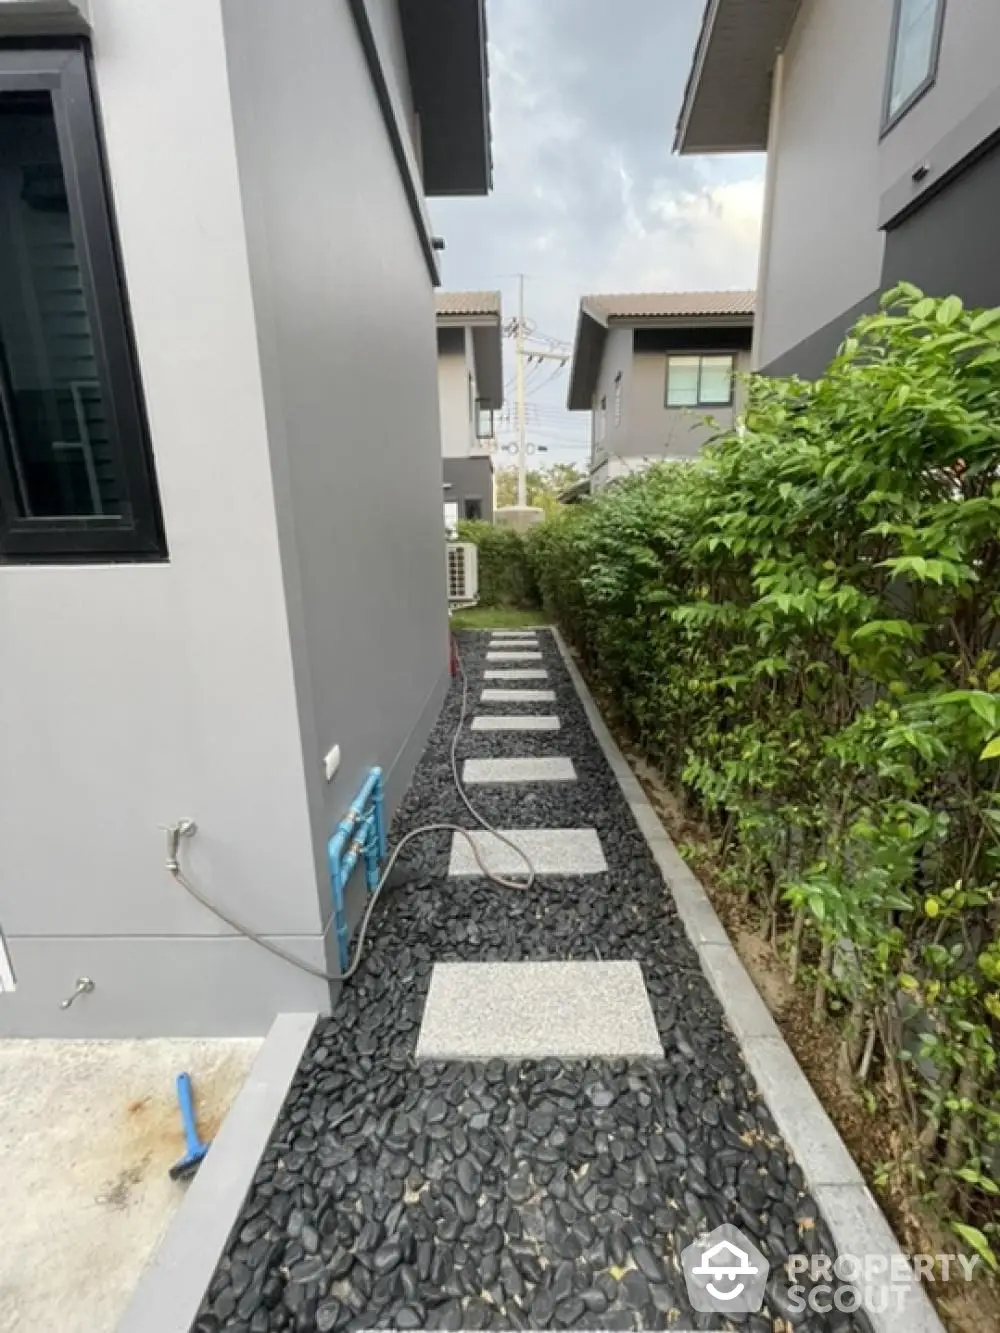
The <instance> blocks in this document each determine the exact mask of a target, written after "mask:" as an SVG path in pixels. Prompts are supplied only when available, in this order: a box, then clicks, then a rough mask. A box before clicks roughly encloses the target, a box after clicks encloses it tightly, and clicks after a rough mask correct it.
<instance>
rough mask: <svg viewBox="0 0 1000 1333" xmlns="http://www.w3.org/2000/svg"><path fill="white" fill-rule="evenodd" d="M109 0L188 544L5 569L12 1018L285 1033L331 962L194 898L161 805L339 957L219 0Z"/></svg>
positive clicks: (167, 466)
mask: <svg viewBox="0 0 1000 1333" xmlns="http://www.w3.org/2000/svg"><path fill="white" fill-rule="evenodd" d="M93 16H94V25H95V32H94V54H95V70H96V81H97V88H98V94H99V98H100V102H101V109H102V116H103V123H104V131H105V143H106V149H107V159H108V164H109V171H110V177H111V184H112V190H113V197H114V203H115V210H116V214H117V220H118V225H119V231H120V236H121V248H122V256H123V262H124V269H125V277H126V282H127V286H128V293H129V301H130V306H131V313H132V321H133V325H134V330H135V338H136V344H137V348H138V353H139V362H140V367H141V372H142V379H143V384H144V389H145V397H146V404H147V411H148V417H149V423H150V432H151V436H152V442H153V450H154V455H155V464H156V470H157V476H158V481H159V488H160V495H161V499H162V504H163V512H164V523H165V527H166V532H167V539H168V542H169V546H170V560H169V563H164V564H154V565H149V564H145V565H143V564H113V565H107V566H95V565H86V566H74V565H50V566H25V565H21V566H18V565H5V566H3V567H0V644H2V648H0V655H2V668H0V735H2V737H3V755H4V763H3V764H2V766H0V846H2V848H3V855H2V859H0V924H2V926H3V929H4V932H5V934H6V936H7V940H8V944H9V947H10V954H11V959H12V962H13V966H14V970H15V973H16V976H17V982H18V988H17V990H16V991H15V992H14V993H13V994H10V995H3V996H0V1034H2V1035H35V1034H43V1035H45V1034H47V1035H56V1036H63V1037H72V1036H82V1035H128V1034H132V1035H145V1034H150V1033H161V1034H177V1035H181V1034H187V1033H198V1032H212V1033H219V1034H223V1033H247V1034H249V1033H262V1032H264V1031H265V1030H266V1029H267V1027H268V1025H269V1023H270V1021H271V1018H272V1017H273V1014H274V1012H275V1011H276V1010H281V1009H285V1010H302V1009H311V1008H316V1007H317V1006H322V1005H323V1004H324V1003H325V1002H326V1001H327V999H328V990H327V987H326V986H325V985H324V984H323V983H322V982H319V981H317V980H316V979H314V978H310V977H308V976H306V975H305V974H304V973H301V972H298V971H296V970H293V969H292V968H290V967H287V966H286V965H284V964H282V963H280V962H279V961H278V960H277V959H275V958H272V957H271V956H270V955H268V954H267V953H265V952H264V951H263V950H261V949H259V948H258V947H256V946H255V945H252V944H250V943H247V942H245V941H243V940H241V939H239V938H237V937H234V936H233V935H232V934H231V933H230V932H229V931H228V930H227V929H226V928H225V927H223V926H221V925H220V924H219V923H217V922H216V921H215V919H214V918H212V917H211V916H209V915H208V914H207V913H206V912H205V911H204V910H203V909H202V908H201V907H199V906H197V905H196V904H195V903H194V902H192V901H191V900H190V899H189V898H187V897H186V895H185V894H184V893H183V892H182V891H181V889H180V888H178V887H177V885H176V884H174V883H173V881H172V880H171V878H170V877H169V876H168V875H167V873H166V871H165V869H164V856H165V845H164V835H163V832H162V830H161V825H163V824H167V823H169V822H172V821H174V820H177V819H178V818H181V817H183V816H189V817H192V818H195V819H197V820H198V822H199V824H200V825H201V832H200V834H199V835H198V838H197V839H196V840H195V842H194V843H193V844H192V845H191V846H190V848H189V852H190V865H191V868H192V872H193V874H194V875H195V876H196V878H197V880H198V882H199V884H200V885H201V886H202V887H203V888H204V889H205V890H206V891H207V892H208V893H209V894H211V895H212V896H215V897H218V899H219V900H220V901H222V902H224V903H226V904H228V905H229V906H230V907H231V908H232V909H233V910H235V911H236V912H237V913H238V914H239V915H241V916H243V917H244V918H245V919H246V920H247V921H248V922H251V923H253V924H254V925H255V926H256V927H257V928H258V929H259V930H260V931H261V932H262V933H263V934H265V935H267V936H270V937H272V938H278V939H281V940H282V942H283V943H284V944H285V945H286V946H287V947H289V948H291V949H293V950H298V951H299V952H300V953H301V954H302V955H303V956H305V957H306V958H308V959H310V960H311V961H313V962H314V963H322V961H323V950H322V948H321V947H320V945H319V942H318V939H317V936H318V933H319V929H320V899H319V895H318V892H317V877H316V864H315V857H314V851H313V838H312V830H311V827H310V820H309V809H308V804H307V799H306V774H305V770H304V765H303V754H302V746H301V742H300V738H299V725H298V710H297V704H296V690H295V676H294V672H293V658H292V651H291V643H290V638H289V632H288V615H287V610H286V603H285V590H284V587H283V585H282V577H281V560H280V547H279V535H278V525H277V520H276V514H275V503H274V492H273V484H272V478H271V469H270V462H269V453H268V436H267V425H266V421H265V413H264V399H263V391H262V384H261V373H260V361H259V356H258V350H257V342H256V336H255V320H254V310H253V306H252V303H251V296H250V285H249V270H248V259H247V251H246V245H245V243H244V237H243V225H242V218H241V205H240V193H239V182H238V179H237V172H236V161H235V157H234V152H233V125H232V114H231V110H230V102H229V92H228V88H227V78H226V54H225V49H224V44H223V32H222V22H221V14H220V10H219V8H218V6H217V5H215V4H207V3H205V0H177V2H176V3H175V4H173V5H169V6H164V5H162V4H160V3H158V2H157V0H141V2H137V0H95V4H94V5H93ZM153 164H155V169H154V167H153ZM81 974H86V975H89V976H90V977H92V978H93V980H94V981H95V983H96V989H95V991H94V992H93V994H91V995H87V996H84V997H82V998H81V999H80V1000H78V1001H77V1002H76V1004H75V1005H74V1006H73V1007H72V1008H71V1009H69V1010H65V1011H64V1010H60V1008H59V1001H60V1000H61V999H62V998H63V997H64V996H66V995H68V994H69V993H70V991H72V989H73V985H74V981H75V979H76V978H77V977H78V976H80V975H81Z"/></svg>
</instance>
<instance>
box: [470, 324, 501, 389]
mask: <svg viewBox="0 0 1000 1333" xmlns="http://www.w3.org/2000/svg"><path fill="white" fill-rule="evenodd" d="M469 327H471V329H472V355H473V356H474V357H475V361H476V392H477V393H478V394H479V397H480V398H482V399H483V401H484V402H485V403H486V405H487V406H488V407H491V408H493V410H494V411H497V410H499V409H500V408H501V407H503V335H502V333H501V330H500V319H499V317H495V318H493V319H492V320H491V321H489V322H486V321H479V320H477V321H475V322H474V323H472V324H471V325H470V326H469Z"/></svg>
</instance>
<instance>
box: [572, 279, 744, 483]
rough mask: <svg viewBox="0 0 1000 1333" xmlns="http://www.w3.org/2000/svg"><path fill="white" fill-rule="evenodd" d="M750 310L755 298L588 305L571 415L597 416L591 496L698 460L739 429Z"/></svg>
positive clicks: (641, 299) (722, 295) (687, 296)
mask: <svg viewBox="0 0 1000 1333" xmlns="http://www.w3.org/2000/svg"><path fill="white" fill-rule="evenodd" d="M753 309H754V294H753V292H637V293H634V294H631V295H623V296H585V297H583V299H582V300H581V302H580V313H579V316H578V319H577V325H576V342H575V344H574V347H573V365H572V368H571V371H570V382H569V398H568V407H569V409H570V411H571V412H590V414H591V457H590V468H591V484H592V485H593V486H594V487H600V486H603V485H605V484H606V483H607V482H609V481H613V480H614V479H615V478H616V477H619V476H623V475H627V474H628V473H630V472H635V471H639V470H641V469H642V468H643V467H645V466H647V465H648V464H649V463H651V462H655V461H657V460H659V459H664V458H666V459H683V458H693V457H694V456H695V454H697V452H698V450H699V449H700V448H701V446H702V445H703V444H704V443H705V442H706V440H709V439H711V437H712V436H713V435H714V434H716V433H717V431H718V429H719V428H720V427H722V428H723V429H725V428H727V427H730V426H732V424H733V421H734V420H735V417H736V415H737V413H738V412H739V408H740V399H741V394H742V385H741V384H740V382H739V380H738V378H737V376H738V374H739V372H741V371H745V370H748V369H749V367H750V343H751V339H752V336H753ZM707 417H711V418H712V420H711V421H706V418H707Z"/></svg>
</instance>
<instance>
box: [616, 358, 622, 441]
mask: <svg viewBox="0 0 1000 1333" xmlns="http://www.w3.org/2000/svg"><path fill="white" fill-rule="evenodd" d="M621 424H622V373H621V371H620V370H619V372H618V374H617V375H616V376H615V430H618V429H619V428H620V426H621Z"/></svg>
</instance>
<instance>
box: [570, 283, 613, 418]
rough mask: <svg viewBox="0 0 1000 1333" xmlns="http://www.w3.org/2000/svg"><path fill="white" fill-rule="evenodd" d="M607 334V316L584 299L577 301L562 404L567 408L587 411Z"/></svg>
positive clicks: (590, 402) (575, 410)
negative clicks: (568, 367) (577, 306)
mask: <svg viewBox="0 0 1000 1333" xmlns="http://www.w3.org/2000/svg"><path fill="white" fill-rule="evenodd" d="M607 334H608V322H607V320H606V319H604V318H603V316H602V315H600V314H599V313H598V312H597V311H596V310H594V309H593V308H592V307H591V306H589V305H588V304H587V302H586V301H581V302H580V313H579V315H578V316H577V321H576V337H575V338H574V340H573V364H572V365H571V366H570V372H569V390H568V392H567V395H566V406H567V408H568V409H569V411H570V412H589V411H590V408H591V404H592V402H593V398H594V389H595V388H596V386H597V377H598V375H599V374H600V372H601V357H602V355H603V353H604V339H605V338H606V337H607Z"/></svg>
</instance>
